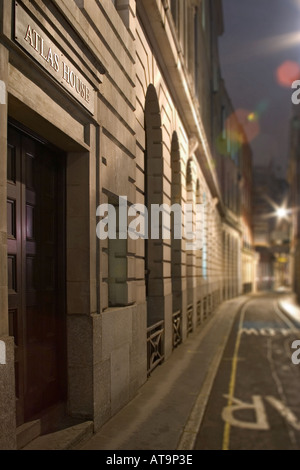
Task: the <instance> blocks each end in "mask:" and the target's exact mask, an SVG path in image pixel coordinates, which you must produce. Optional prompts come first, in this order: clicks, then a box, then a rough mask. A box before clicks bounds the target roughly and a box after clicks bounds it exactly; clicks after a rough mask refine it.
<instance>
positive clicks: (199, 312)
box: [197, 300, 202, 326]
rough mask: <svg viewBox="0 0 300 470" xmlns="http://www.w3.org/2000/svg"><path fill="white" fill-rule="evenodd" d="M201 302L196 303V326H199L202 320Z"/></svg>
mask: <svg viewBox="0 0 300 470" xmlns="http://www.w3.org/2000/svg"><path fill="white" fill-rule="evenodd" d="M201 307H202V306H201V300H198V302H197V326H199V325H201V323H202V319H201V313H202V312H201Z"/></svg>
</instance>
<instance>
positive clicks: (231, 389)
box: [222, 305, 246, 450]
mask: <svg viewBox="0 0 300 470" xmlns="http://www.w3.org/2000/svg"><path fill="white" fill-rule="evenodd" d="M245 311H246V305H244V307H243V309H242V312H241V317H240V321H239V329H238V333H237V337H236V341H235V347H234V353H233V358H232V366H231V375H230V381H229V389H228V394H227V395H228V401H227V406H232V402H233V397H234V389H235V381H236V371H237V364H238V360H239V358H238V353H239V348H240V343H241V337H242V326H243V323H244V318H245ZM229 443H230V423H229V422H227V421H226V423H225V426H224V433H223V444H222V450H229Z"/></svg>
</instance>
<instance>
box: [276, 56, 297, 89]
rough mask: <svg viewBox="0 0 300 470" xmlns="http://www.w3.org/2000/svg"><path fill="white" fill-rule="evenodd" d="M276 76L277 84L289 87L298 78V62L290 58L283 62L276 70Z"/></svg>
mask: <svg viewBox="0 0 300 470" xmlns="http://www.w3.org/2000/svg"><path fill="white" fill-rule="evenodd" d="M276 78H277V82H278V84H279V85H281V86H283V87H286V88H290V87H291V86H292V83H293V82H294V81H295V80H297V79H299V78H300V64H298V63H297V62H292V61H291V60H287V61H285V62H283V64H281V65H280V66H279V67H278V68H277V70H276Z"/></svg>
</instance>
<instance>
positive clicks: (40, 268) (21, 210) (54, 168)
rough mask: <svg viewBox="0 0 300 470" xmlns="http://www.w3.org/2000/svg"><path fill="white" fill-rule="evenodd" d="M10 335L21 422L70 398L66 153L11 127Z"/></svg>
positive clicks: (9, 171) (9, 197)
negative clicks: (66, 313)
mask: <svg viewBox="0 0 300 470" xmlns="http://www.w3.org/2000/svg"><path fill="white" fill-rule="evenodd" d="M7 158H8V171H7V179H8V183H7V221H8V222H7V225H8V288H9V326H10V335H11V336H14V338H15V375H16V403H17V424H18V425H19V424H22V423H24V422H27V421H29V420H31V419H33V418H34V417H37V416H38V415H39V413H40V412H42V411H43V410H44V409H46V408H47V407H49V406H51V405H53V404H55V403H57V402H59V401H62V400H64V399H65V389H66V387H65V383H66V380H65V377H66V374H65V364H66V357H65V356H66V354H65V349H66V346H65V344H66V340H65V295H64V293H65V261H64V258H65V255H64V253H65V228H64V227H65V223H64V219H65V216H64V162H65V158H64V155H63V154H61V153H60V152H58V151H54V150H53V149H51V148H50V147H47V146H46V145H44V144H42V143H40V142H39V141H38V140H36V139H34V138H32V137H30V136H28V135H26V134H24V133H22V132H20V131H19V130H17V129H15V128H13V127H11V126H9V130H8V157H7Z"/></svg>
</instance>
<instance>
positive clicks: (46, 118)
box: [0, 0, 242, 449]
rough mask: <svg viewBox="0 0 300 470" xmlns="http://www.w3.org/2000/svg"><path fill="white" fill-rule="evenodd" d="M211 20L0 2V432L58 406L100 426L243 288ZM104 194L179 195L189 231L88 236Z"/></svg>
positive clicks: (213, 4) (124, 0) (11, 442)
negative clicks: (193, 240) (220, 145)
mask: <svg viewBox="0 0 300 470" xmlns="http://www.w3.org/2000/svg"><path fill="white" fill-rule="evenodd" d="M222 29H223V24H222V6H221V1H220V0H214V1H207V0H201V1H200V0H199V1H196V0H187V1H184V2H182V1H181V0H179V1H178V0H177V1H176V0H171V1H170V0H139V1H138V2H135V1H134V0H115V1H112V0H101V1H98V0H52V1H48V0H47V1H46V0H34V1H29V0H22V1H20V2H19V1H17V2H16V1H13V0H5V2H1V3H0V85H1V88H0V92H1V93H0V99H1V101H0V121H1V127H0V155H1V160H0V213H1V218H0V235H1V237H0V240H1V244H0V250H1V251H0V259H1V269H0V293H1V297H0V345H1V348H0V353H1V357H0V391H1V400H0V418H1V419H0V448H5V449H12V448H16V446H17V445H18V443H17V431H18V432H19V431H20V429H21V430H23V431H24V426H25V431H24V432H25V434H26V426H28V423H30V422H32V421H39V423H40V428H41V430H42V432H47V431H49V430H51V429H53V428H55V425H56V424H57V422H58V420H59V419H60V418H61V417H63V416H64V415H70V416H73V417H77V418H79V419H82V420H92V421H93V422H94V429H95V430H99V428H100V427H101V426H102V425H103V423H104V422H105V421H107V420H108V419H109V418H110V417H111V416H112V415H114V414H115V413H116V412H117V411H118V410H120V408H122V407H123V406H124V405H125V404H126V403H127V402H128V401H129V400H130V399H131V398H132V397H133V396H134V395H135V394H136V393H137V391H138V389H139V387H140V386H141V385H142V384H143V383H144V382H145V381H146V380H147V376H149V375H150V374H151V372H152V370H153V369H154V368H155V367H156V366H157V365H158V364H160V363H161V362H162V361H164V360H166V359H167V358H168V357H169V356H170V355H171V354H172V351H173V349H174V348H175V347H177V346H178V345H179V344H180V343H181V342H182V341H184V340H185V339H186V338H187V336H188V335H189V334H190V333H192V332H193V331H195V330H196V328H197V327H198V326H199V325H201V324H202V323H203V321H204V320H205V319H206V318H207V317H208V316H209V315H210V314H211V313H212V312H213V311H214V309H215V308H216V307H217V306H218V305H219V303H220V302H221V301H222V300H223V299H228V298H230V297H232V296H235V295H238V294H239V293H240V292H241V291H242V281H241V262H242V259H241V234H242V230H241V227H240V221H239V213H240V208H239V206H238V205H237V201H238V200H239V187H240V186H239V179H238V177H237V172H238V166H239V163H238V161H236V162H235V163H234V166H233V171H234V175H235V176H234V179H233V183H232V184H233V187H232V189H233V191H234V196H233V198H231V200H230V201H229V200H228V201H227V200H226V197H227V196H226V194H227V193H226V192H225V193H224V192H223V191H224V188H222V187H221V186H222V185H220V182H221V181H222V178H223V176H222V175H223V174H222V170H220V168H219V166H218V165H220V164H221V163H220V162H221V161H222V158H221V157H220V155H219V153H218V150H216V146H215V139H216V135H217V133H218V132H219V131H222V122H221V120H220V119H221V118H220V116H221V114H220V112H221V111H220V110H219V111H216V109H215V107H217V104H218V102H219V101H218V100H220V99H221V98H219V93H223V91H222V90H221V86H220V84H219V81H220V71H219V62H218V55H217V38H218V35H220V34H221V33H222ZM213 98H214V99H213ZM216 112H218V113H219V114H218V116H219V117H218V119H215V118H214V117H215V115H216ZM218 126H219V127H218ZM229 164H230V165H231V163H229ZM226 168H227V167H226ZM217 170H218V172H219V174H218V173H217ZM226 171H231V170H226ZM224 195H225V199H224ZM120 197H121V198H122V201H126V202H125V205H127V208H130V207H131V206H132V205H134V204H135V205H136V204H146V206H147V207H148V208H149V207H150V206H151V205H152V204H158V205H162V204H165V205H166V206H164V207H163V208H162V212H164V211H165V207H167V206H170V205H172V204H180V205H181V206H182V207H184V204H189V207H190V208H191V209H190V212H191V220H192V231H194V232H195V231H196V229H198V227H200V230H201V246H198V247H197V248H196V249H194V248H193V247H191V245H190V244H188V242H189V241H188V240H186V238H185V237H182V238H181V239H175V238H174V236H173V235H174V234H173V232H174V226H173V228H172V226H171V229H170V231H171V233H170V237H169V239H168V238H167V237H166V238H163V237H162V235H161V234H160V236H158V238H156V239H151V237H150V238H148V239H143V238H139V239H138V240H133V239H132V238H130V237H126V236H123V235H124V233H123V232H122V231H121V229H120V226H119V225H118V227H117V232H118V233H117V237H116V238H113V237H107V239H99V238H98V237H97V236H96V233H97V232H96V230H97V226H98V223H99V221H101V215H102V216H103V215H104V214H100V212H98V208H99V207H100V206H101V207H102V208H103V207H105V206H104V205H105V204H107V205H108V206H107V208H109V207H110V208H113V209H114V210H115V211H116V214H118V215H119V214H120V212H121V207H120V204H119V203H120V199H119V198H120ZM232 204H233V208H232V207H231V205H232ZM197 207H201V211H200V212H199V211H197ZM123 209H124V208H123ZM125 209H126V207H125ZM99 214H100V215H99ZM128 214H129V218H130V212H128ZM163 220H164V219H163ZM127 222H128V220H127ZM163 224H164V222H163ZM182 233H184V231H183V232H182Z"/></svg>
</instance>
